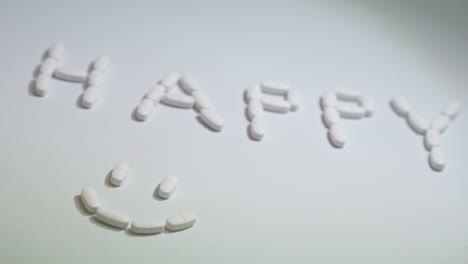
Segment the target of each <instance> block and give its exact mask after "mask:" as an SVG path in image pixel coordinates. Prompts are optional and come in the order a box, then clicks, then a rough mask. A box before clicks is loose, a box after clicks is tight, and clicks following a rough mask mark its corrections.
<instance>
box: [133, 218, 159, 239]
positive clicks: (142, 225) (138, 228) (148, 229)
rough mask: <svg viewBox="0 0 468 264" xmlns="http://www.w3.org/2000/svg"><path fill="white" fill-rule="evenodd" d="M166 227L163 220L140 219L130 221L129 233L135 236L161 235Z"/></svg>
mask: <svg viewBox="0 0 468 264" xmlns="http://www.w3.org/2000/svg"><path fill="white" fill-rule="evenodd" d="M165 225H166V221H165V220H164V219H158V218H142V219H135V220H133V221H132V225H131V227H130V231H132V232H133V233H135V234H143V235H149V234H157V233H161V232H162V231H163V230H164V226H165Z"/></svg>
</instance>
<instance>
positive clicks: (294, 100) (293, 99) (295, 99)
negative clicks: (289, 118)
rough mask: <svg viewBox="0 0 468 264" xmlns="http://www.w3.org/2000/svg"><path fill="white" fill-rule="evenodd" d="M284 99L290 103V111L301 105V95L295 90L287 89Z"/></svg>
mask: <svg viewBox="0 0 468 264" xmlns="http://www.w3.org/2000/svg"><path fill="white" fill-rule="evenodd" d="M286 99H287V100H288V102H289V104H290V105H291V111H296V110H297V109H298V108H299V106H300V105H301V97H300V95H299V93H298V92H297V91H296V90H289V91H288V93H287V94H286Z"/></svg>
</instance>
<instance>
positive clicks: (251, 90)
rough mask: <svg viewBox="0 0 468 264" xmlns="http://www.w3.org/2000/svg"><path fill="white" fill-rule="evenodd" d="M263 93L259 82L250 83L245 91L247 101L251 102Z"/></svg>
mask: <svg viewBox="0 0 468 264" xmlns="http://www.w3.org/2000/svg"><path fill="white" fill-rule="evenodd" d="M261 93H262V91H261V88H260V85H259V84H252V85H250V86H249V87H248V88H247V90H246V92H245V97H246V99H247V102H250V101H252V100H254V99H260V98H261Z"/></svg>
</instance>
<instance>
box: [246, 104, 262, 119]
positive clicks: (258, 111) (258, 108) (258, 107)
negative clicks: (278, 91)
mask: <svg viewBox="0 0 468 264" xmlns="http://www.w3.org/2000/svg"><path fill="white" fill-rule="evenodd" d="M263 114H264V113H263V104H262V102H261V101H260V100H258V99H254V100H251V101H250V102H249V104H248V106H247V115H248V117H249V120H252V119H253V118H254V117H256V116H263Z"/></svg>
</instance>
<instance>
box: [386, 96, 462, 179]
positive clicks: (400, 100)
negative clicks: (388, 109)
mask: <svg viewBox="0 0 468 264" xmlns="http://www.w3.org/2000/svg"><path fill="white" fill-rule="evenodd" d="M390 105H391V106H392V108H393V110H394V111H395V113H396V114H398V115H399V116H401V117H403V118H405V119H406V121H407V123H408V125H409V126H410V128H411V129H412V130H413V131H414V132H416V133H417V134H419V135H422V136H424V145H425V147H426V149H427V150H428V151H429V152H430V153H429V165H430V166H431V168H432V169H433V170H435V171H442V170H443V169H444V168H445V164H446V160H445V153H444V151H443V149H442V147H441V142H440V137H441V134H442V133H444V132H445V130H446V129H447V128H448V126H449V124H450V122H451V121H452V120H453V119H455V118H456V117H457V116H458V114H459V113H460V111H461V109H462V104H461V103H460V102H458V101H453V102H451V103H449V104H448V105H447V106H446V107H445V108H444V109H443V110H442V111H441V112H440V114H439V116H438V117H437V118H436V119H435V120H434V121H433V122H432V123H429V122H428V121H427V120H426V119H425V118H424V117H423V116H422V115H420V114H419V113H417V112H416V111H414V110H413V109H412V107H411V105H410V103H409V102H408V100H407V99H406V98H405V97H403V96H395V97H393V98H392V100H391V101H390Z"/></svg>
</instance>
